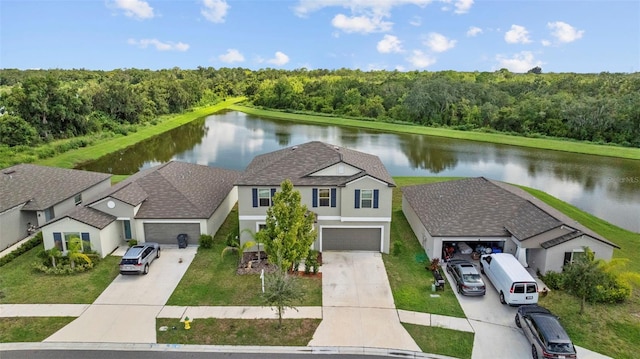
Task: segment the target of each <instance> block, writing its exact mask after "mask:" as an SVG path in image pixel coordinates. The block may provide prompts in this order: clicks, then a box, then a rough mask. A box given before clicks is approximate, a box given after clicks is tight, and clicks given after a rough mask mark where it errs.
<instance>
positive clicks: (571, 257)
mask: <svg viewBox="0 0 640 359" xmlns="http://www.w3.org/2000/svg"><path fill="white" fill-rule="evenodd" d="M584 256H585V253H584V250H582V249H575V250H573V251H572V252H564V264H568V263H571V262H573V261H575V260H577V259H578V258H581V257H582V258H583V257H584Z"/></svg>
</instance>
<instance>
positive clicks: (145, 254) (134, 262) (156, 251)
mask: <svg viewBox="0 0 640 359" xmlns="http://www.w3.org/2000/svg"><path fill="white" fill-rule="evenodd" d="M156 258H160V245H159V244H158V243H154V242H146V243H143V244H139V245H135V246H133V247H131V248H129V249H127V252H126V253H125V254H124V256H122V259H121V260H120V273H121V274H130V273H133V274H140V273H142V274H147V273H149V265H151V262H153V260H154V259H156Z"/></svg>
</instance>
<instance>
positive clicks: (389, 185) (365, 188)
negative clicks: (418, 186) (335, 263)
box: [236, 141, 395, 253]
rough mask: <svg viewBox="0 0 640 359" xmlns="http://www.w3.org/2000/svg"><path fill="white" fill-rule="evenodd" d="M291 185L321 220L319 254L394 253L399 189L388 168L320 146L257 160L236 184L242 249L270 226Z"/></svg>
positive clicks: (296, 148) (300, 147)
mask: <svg viewBox="0 0 640 359" xmlns="http://www.w3.org/2000/svg"><path fill="white" fill-rule="evenodd" d="M286 179H289V180H291V182H292V183H293V186H294V189H295V190H297V191H299V192H300V195H301V201H302V204H304V205H306V206H307V208H308V209H309V210H310V211H312V212H314V213H315V215H316V221H317V223H315V227H316V229H317V231H318V238H317V240H316V241H315V243H314V244H313V248H314V249H317V250H319V251H326V250H361V251H376V252H384V253H388V252H389V233H390V225H391V199H392V191H393V187H395V183H394V181H393V179H392V178H391V176H390V175H389V173H388V172H387V170H386V168H385V167H384V165H383V164H382V162H381V161H380V159H379V158H378V157H377V156H374V155H371V154H367V153H363V152H358V151H355V150H351V149H348V148H345V147H339V146H334V145H330V144H327V143H323V142H318V141H313V142H308V143H305V144H302V145H298V146H292V147H288V148H284V149H281V150H278V151H275V152H271V153H267V154H263V155H260V156H256V157H255V158H254V159H253V161H252V162H251V163H250V164H249V165H248V166H247V168H246V170H245V171H244V172H243V174H242V176H241V177H240V178H239V179H238V181H236V185H237V187H238V214H239V229H240V240H241V243H245V242H246V241H249V240H252V238H251V236H252V233H256V232H257V231H259V230H260V228H261V226H264V225H265V222H266V213H267V209H268V208H269V207H270V206H271V204H272V199H273V195H274V194H275V193H276V191H278V190H279V189H280V185H281V184H282V182H283V181H284V180H286ZM246 230H248V232H247V231H246Z"/></svg>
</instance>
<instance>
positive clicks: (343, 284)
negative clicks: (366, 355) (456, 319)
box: [309, 251, 420, 351]
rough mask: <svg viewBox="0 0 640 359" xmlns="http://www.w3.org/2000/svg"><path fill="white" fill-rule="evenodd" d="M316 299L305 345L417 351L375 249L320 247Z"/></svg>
mask: <svg viewBox="0 0 640 359" xmlns="http://www.w3.org/2000/svg"><path fill="white" fill-rule="evenodd" d="M322 303H323V304H322V311H323V313H322V318H323V319H322V322H321V323H320V325H319V326H318V329H317V330H316V332H315V333H314V335H313V339H312V340H311V341H310V342H309V346H349V347H369V348H393V349H403V350H411V351H420V348H419V347H418V345H417V344H416V343H415V341H414V340H413V338H411V336H410V335H409V333H407V331H406V330H405V329H404V327H403V326H402V325H401V324H400V319H399V317H398V312H397V310H396V309H395V304H394V302H393V296H392V294H391V287H390V285H389V280H388V278H387V272H386V271H385V268H384V263H383V261H382V255H381V254H380V253H374V252H329V251H327V252H323V253H322Z"/></svg>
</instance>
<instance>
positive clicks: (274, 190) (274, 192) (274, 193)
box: [271, 188, 276, 206]
mask: <svg viewBox="0 0 640 359" xmlns="http://www.w3.org/2000/svg"><path fill="white" fill-rule="evenodd" d="M275 195H276V189H275V188H272V189H271V205H272V206H273V196H275Z"/></svg>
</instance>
